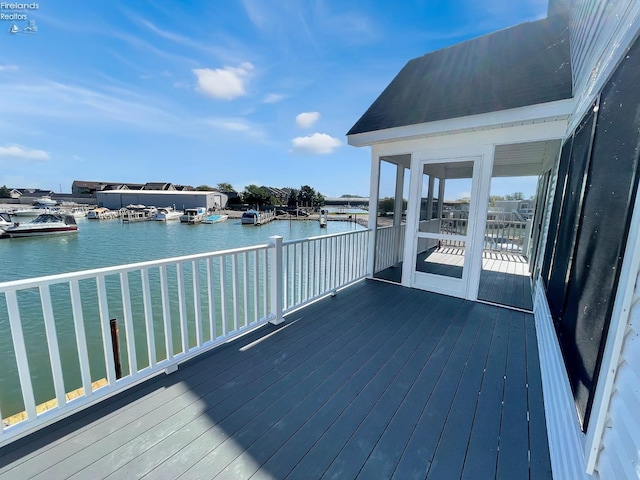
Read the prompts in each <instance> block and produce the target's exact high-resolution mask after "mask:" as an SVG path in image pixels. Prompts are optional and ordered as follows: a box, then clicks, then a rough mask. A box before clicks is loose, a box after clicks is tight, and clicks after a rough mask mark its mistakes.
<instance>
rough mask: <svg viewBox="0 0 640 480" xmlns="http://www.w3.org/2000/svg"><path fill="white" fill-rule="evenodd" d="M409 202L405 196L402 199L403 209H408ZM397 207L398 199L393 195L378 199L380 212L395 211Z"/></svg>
mask: <svg viewBox="0 0 640 480" xmlns="http://www.w3.org/2000/svg"><path fill="white" fill-rule="evenodd" d="M407 204H408V202H407V201H406V200H405V199H404V198H403V199H402V210H403V211H404V210H406V209H407ZM395 209H396V199H395V198H393V197H385V198H382V199H380V200H379V201H378V212H380V213H386V212H394V211H395Z"/></svg>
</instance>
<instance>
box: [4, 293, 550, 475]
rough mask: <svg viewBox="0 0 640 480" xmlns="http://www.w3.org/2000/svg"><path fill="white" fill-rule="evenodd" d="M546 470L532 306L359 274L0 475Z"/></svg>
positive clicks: (34, 445) (156, 382) (64, 428)
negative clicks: (506, 305)
mask: <svg viewBox="0 0 640 480" xmlns="http://www.w3.org/2000/svg"><path fill="white" fill-rule="evenodd" d="M104 477H106V478H116V479H120V478H126V479H129V478H140V477H144V478H153V479H155V478H162V479H165V478H177V477H181V478H198V479H200V478H243V479H244V478H255V479H262V478H276V479H282V478H292V479H294V478H300V479H313V478H340V479H351V478H362V479H371V478H397V479H414V478H431V479H454V478H455V479H457V478H465V479H466V478H469V479H488V478H499V479H527V478H531V479H546V478H551V467H550V461H549V451H548V445H547V435H546V428H545V417H544V409H543V403H542V387H541V380H540V370H539V363H538V349H537V344H536V335H535V330H534V323H533V317H532V316H531V315H530V314H526V313H521V312H517V311H512V310H507V309H503V308H499V307H494V306H491V305H486V304H480V303H474V302H469V301H463V300H459V299H455V298H452V297H447V296H443V295H437V294H433V293H429V292H423V291H418V290H413V289H408V288H403V287H400V286H396V285H392V284H389V283H384V282H377V281H371V280H370V281H365V282H360V283H359V284H357V285H355V286H353V287H350V288H348V289H345V290H344V291H342V292H340V293H339V294H338V295H337V296H336V297H333V298H327V299H325V300H322V301H320V302H317V303H315V304H313V305H311V306H309V307H307V308H304V309H302V310H300V311H298V312H296V313H294V314H292V315H290V316H289V317H288V318H287V321H286V322H285V323H284V324H283V325H281V326H280V327H274V326H270V325H269V326H265V327H263V328H261V329H259V330H257V331H254V332H252V333H251V334H249V335H247V336H245V337H243V338H242V339H239V340H236V341H234V342H231V343H229V344H227V345H226V346H224V347H222V348H219V349H217V350H216V351H214V352H213V353H211V354H206V355H205V356H203V357H201V358H198V359H196V360H193V361H191V362H189V363H188V364H186V365H183V366H181V367H180V369H179V370H178V371H177V372H175V373H173V374H171V375H168V376H167V375H161V376H159V377H156V378H154V379H152V380H150V381H147V382H145V383H143V384H141V385H139V386H138V387H136V388H134V389H132V390H130V391H128V392H125V393H123V394H121V395H119V396H117V397H114V398H113V399H111V400H109V401H107V402H103V404H101V405H96V406H94V407H92V408H90V409H88V410H85V411H84V412H81V413H79V414H77V415H75V416H73V417H70V418H68V419H66V420H63V421H60V422H58V423H56V424H54V425H52V426H50V427H49V428H47V429H45V430H43V431H40V432H38V433H36V434H33V435H31V436H30V437H26V438H24V439H21V440H18V441H16V442H14V443H13V444H11V445H9V446H7V447H5V448H3V449H2V450H1V451H0V478H3V479H26V478H42V479H57V478H79V479H80V478H104Z"/></svg>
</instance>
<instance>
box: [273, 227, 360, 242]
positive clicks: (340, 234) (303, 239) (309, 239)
mask: <svg viewBox="0 0 640 480" xmlns="http://www.w3.org/2000/svg"><path fill="white" fill-rule="evenodd" d="M370 231H371V229H370V228H363V229H361V230H354V231H351V232H340V233H332V234H330V235H317V236H315V237H307V238H299V239H296V240H287V241H286V242H282V244H283V245H293V244H296V243H303V242H308V241H311V240H320V239H322V238H333V237H343V236H346V235H355V234H358V233H363V232H370Z"/></svg>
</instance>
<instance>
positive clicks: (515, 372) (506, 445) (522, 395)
mask: <svg viewBox="0 0 640 480" xmlns="http://www.w3.org/2000/svg"><path fill="white" fill-rule="evenodd" d="M510 313H511V319H510V324H509V344H508V347H507V368H506V376H505V377H506V378H505V388H504V396H503V399H502V402H503V405H502V422H501V426H500V449H499V451H498V471H497V476H496V478H498V479H505V480H507V479H512V478H528V476H529V453H528V452H529V425H528V419H527V404H528V402H527V375H526V357H525V348H524V347H525V345H524V316H525V314H524V313H520V312H515V311H512V312H510Z"/></svg>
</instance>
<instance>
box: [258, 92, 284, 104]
mask: <svg viewBox="0 0 640 480" xmlns="http://www.w3.org/2000/svg"><path fill="white" fill-rule="evenodd" d="M282 100H284V95H282V94H280V93H269V94H267V95H265V97H264V99H263V100H262V102H263V103H278V102H281V101H282Z"/></svg>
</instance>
